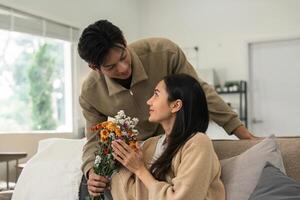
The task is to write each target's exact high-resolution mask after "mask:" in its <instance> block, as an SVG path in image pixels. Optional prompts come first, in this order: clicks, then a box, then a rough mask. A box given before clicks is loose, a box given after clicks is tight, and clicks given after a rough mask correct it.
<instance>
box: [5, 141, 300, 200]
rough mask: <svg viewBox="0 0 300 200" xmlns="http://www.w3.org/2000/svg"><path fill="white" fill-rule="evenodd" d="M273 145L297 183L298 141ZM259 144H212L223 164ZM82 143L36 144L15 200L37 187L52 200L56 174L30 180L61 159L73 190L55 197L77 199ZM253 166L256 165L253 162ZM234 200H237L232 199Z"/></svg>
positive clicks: (299, 170) (26, 196) (299, 173)
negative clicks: (47, 177) (51, 178)
mask: <svg viewBox="0 0 300 200" xmlns="http://www.w3.org/2000/svg"><path fill="white" fill-rule="evenodd" d="M273 141H274V140H273ZM276 141H277V144H278V147H279V149H280V151H281V155H282V160H283V164H284V167H285V171H286V174H287V175H288V176H289V177H291V178H293V179H295V180H297V181H299V182H300V167H299V166H300V137H285V138H276ZM259 142H261V139H258V140H213V145H214V148H215V151H216V153H217V155H218V157H219V159H220V160H226V159H227V160H228V159H230V158H232V157H234V156H238V155H241V154H242V153H243V152H245V151H246V150H248V151H249V149H253V148H251V147H253V146H254V145H255V144H257V143H259ZM84 143H85V140H84V139H82V140H78V139H77V140H71V139H47V140H43V141H41V142H40V144H39V150H38V153H37V154H36V155H35V156H34V157H33V158H32V159H31V161H29V162H31V163H33V162H34V165H32V166H31V170H30V167H28V165H27V171H26V168H25V169H24V171H23V172H25V173H22V174H21V176H20V178H19V181H18V184H17V187H16V192H15V194H14V199H15V200H27V199H32V198H31V194H32V193H36V187H39V186H38V185H39V184H41V185H43V187H41V188H40V190H43V189H45V185H47V184H49V185H47V187H46V188H48V189H46V190H45V191H43V192H42V193H43V195H44V196H47V194H46V193H45V192H48V191H49V194H48V195H49V198H48V199H53V196H52V198H50V196H51V195H53V193H54V192H51V190H49V188H55V186H56V185H57V181H56V180H57V179H58V177H60V176H59V173H58V174H53V173H56V172H55V171H54V172H52V174H51V176H56V177H57V178H56V179H55V181H54V182H53V184H52V185H51V184H50V183H49V182H51V180H50V179H47V180H43V179H41V180H40V181H39V183H35V182H33V183H31V182H30V181H32V180H31V179H32V177H33V176H37V177H38V176H40V175H39V173H44V172H45V169H42V167H38V166H49V165H52V164H53V159H54V160H56V161H57V158H58V157H60V160H59V162H57V167H59V166H65V165H67V168H68V172H67V173H68V175H67V177H65V178H64V179H62V180H61V181H59V182H62V181H67V182H66V183H64V185H66V184H69V183H70V182H72V184H69V185H70V186H71V187H72V188H73V189H72V190H71V192H70V191H69V192H68V190H66V189H62V188H64V187H62V188H61V189H62V190H60V192H58V194H60V195H62V193H66V194H65V195H70V193H72V194H74V195H73V197H70V198H63V199H74V198H76V197H75V196H76V193H77V192H74V191H76V190H77V189H78V188H79V185H78V184H79V183H80V179H81V176H82V173H81V171H80V165H81V155H80V152H81V149H82V146H83V144H84ZM260 144H262V143H260ZM256 146H258V145H256ZM62 149H64V151H62ZM49 152H51V154H52V156H51V157H53V158H52V159H51V158H49V156H45V155H49ZM61 152H64V154H61ZM46 157H47V158H46ZM280 158H281V156H280ZM43 159H44V160H43ZM254 160H255V159H254ZM282 160H281V161H282ZM41 161H42V162H41ZM221 162H222V161H221ZM251 162H252V160H251ZM253 162H255V161H253ZM35 167H36V168H35ZM57 167H56V169H57ZM64 168H65V167H63V168H62V169H61V171H62V170H63V169H64ZM222 170H223V168H222ZM246 170H248V169H246ZM30 171H31V172H32V171H33V172H34V174H32V173H30ZM40 171H41V172H40ZM79 172H80V173H81V174H80V173H79ZM65 173H66V172H65V171H64V172H63V174H65ZM238 176H240V174H239V173H238ZM37 177H35V178H37ZM75 179H76V180H75ZM41 181H46V182H45V183H43V182H41ZM246 181H248V180H246ZM29 185H31V186H29ZM235 188H236V187H234V189H235ZM69 189H70V188H69ZM52 190H54V189H52ZM235 190H236V189H235ZM226 192H227V191H226ZM56 193H57V192H56ZM9 199H11V193H6V194H0V200H9ZM36 199H38V198H36ZM46 199H47V198H46ZM55 199H57V200H59V199H61V196H56V197H55ZM234 199H236V198H234ZM239 199H241V198H239Z"/></svg>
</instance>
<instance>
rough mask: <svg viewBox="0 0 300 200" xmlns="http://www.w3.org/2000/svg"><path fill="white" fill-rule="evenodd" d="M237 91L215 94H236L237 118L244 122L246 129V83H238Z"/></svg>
mask: <svg viewBox="0 0 300 200" xmlns="http://www.w3.org/2000/svg"><path fill="white" fill-rule="evenodd" d="M238 89H239V90H237V91H227V92H225V91H220V92H217V93H218V94H221V95H227V94H238V96H239V104H240V105H239V118H240V120H241V121H244V122H245V125H246V127H247V126H248V103H247V82H246V81H240V85H239V87H238Z"/></svg>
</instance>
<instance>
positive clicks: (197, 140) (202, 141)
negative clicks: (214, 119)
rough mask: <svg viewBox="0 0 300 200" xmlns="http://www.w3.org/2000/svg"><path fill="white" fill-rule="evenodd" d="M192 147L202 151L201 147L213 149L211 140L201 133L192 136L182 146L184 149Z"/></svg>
mask: <svg viewBox="0 0 300 200" xmlns="http://www.w3.org/2000/svg"><path fill="white" fill-rule="evenodd" d="M190 146H193V148H199V149H203V147H207V148H211V147H213V145H212V141H211V139H210V138H209V137H208V136H207V135H206V134H205V133H201V132H197V133H196V134H194V135H193V136H192V137H191V138H190V139H189V140H188V141H187V142H186V143H185V145H184V148H187V147H190Z"/></svg>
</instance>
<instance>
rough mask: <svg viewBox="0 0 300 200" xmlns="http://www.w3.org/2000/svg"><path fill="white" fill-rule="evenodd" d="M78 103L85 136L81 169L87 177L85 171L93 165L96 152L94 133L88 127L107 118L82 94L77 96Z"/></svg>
mask: <svg viewBox="0 0 300 200" xmlns="http://www.w3.org/2000/svg"><path fill="white" fill-rule="evenodd" d="M79 103H80V106H81V108H82V114H83V115H84V117H85V120H86V121H85V136H86V138H87V142H86V144H85V145H84V147H83V154H82V167H81V168H82V171H83V174H84V175H85V176H86V177H87V172H88V170H89V169H91V168H92V167H93V165H94V161H95V153H96V152H97V146H96V143H97V141H96V135H95V134H94V133H93V132H92V131H90V128H91V127H92V126H94V125H96V124H98V123H100V122H103V121H105V120H106V119H107V117H106V116H104V115H103V114H101V113H99V112H98V111H97V110H96V109H95V108H94V107H93V106H91V105H90V104H89V102H88V101H87V100H86V99H85V97H84V95H81V96H80V97H79Z"/></svg>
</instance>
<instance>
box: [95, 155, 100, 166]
mask: <svg viewBox="0 0 300 200" xmlns="http://www.w3.org/2000/svg"><path fill="white" fill-rule="evenodd" d="M100 163H101V157H100V156H99V155H97V156H96V159H95V164H96V165H99V164H100Z"/></svg>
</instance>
